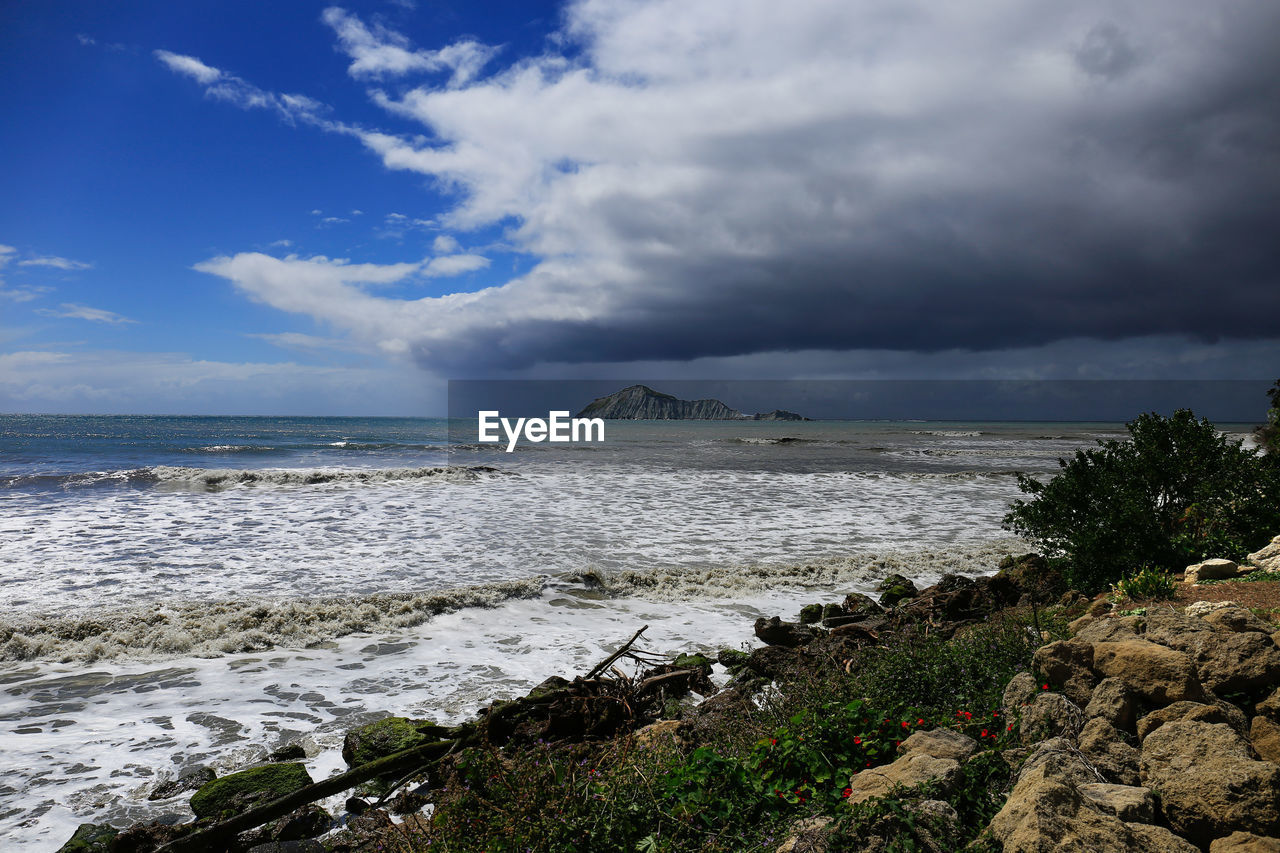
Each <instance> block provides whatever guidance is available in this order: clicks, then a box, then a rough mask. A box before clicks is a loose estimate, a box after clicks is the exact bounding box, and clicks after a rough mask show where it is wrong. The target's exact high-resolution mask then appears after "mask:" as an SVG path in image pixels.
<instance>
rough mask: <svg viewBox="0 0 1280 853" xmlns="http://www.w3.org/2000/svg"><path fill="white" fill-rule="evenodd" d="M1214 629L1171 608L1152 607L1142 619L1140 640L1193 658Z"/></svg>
mask: <svg viewBox="0 0 1280 853" xmlns="http://www.w3.org/2000/svg"><path fill="white" fill-rule="evenodd" d="M1214 633H1215V629H1214V627H1213V626H1212V625H1210V624H1209V623H1208V622H1206V621H1204V620H1203V619H1197V618H1195V617H1194V616H1188V615H1186V614H1185V613H1179V612H1178V611H1177V610H1175V609H1173V608H1172V607H1152V608H1149V609H1148V610H1147V615H1146V617H1145V618H1144V619H1143V628H1142V639H1144V640H1147V641H1148V642H1152V643H1158V644H1159V645H1162V646H1168V647H1169V648H1171V649H1173V650H1175V651H1179V652H1184V653H1186V654H1188V655H1191V656H1193V657H1194V656H1195V653H1196V651H1197V650H1198V649H1199V648H1200V646H1201V645H1202V644H1203V643H1204V642H1205V641H1206V640H1207V639H1211V638H1212V637H1213V635H1214Z"/></svg>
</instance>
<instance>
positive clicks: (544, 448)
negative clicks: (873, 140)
mask: <svg viewBox="0 0 1280 853" xmlns="http://www.w3.org/2000/svg"><path fill="white" fill-rule="evenodd" d="M450 426H451V425H450V422H449V421H447V420H445V419H430V418H425V419H422V418H302V417H287V418H285V417H142V416H138V417H134V416H47V415H0V589H2V590H3V594H2V595H0V737H2V739H3V744H4V747H3V749H0V849H5V850H23V851H27V850H30V851H42V850H50V851H52V850H56V849H57V848H58V847H59V846H60V845H61V844H62V843H63V842H65V841H66V840H67V839H68V838H69V837H70V836H71V834H72V833H73V832H74V830H75V828H76V827H77V826H78V825H79V824H81V823H112V824H116V825H120V826H123V825H127V824H129V823H132V822H137V821H140V820H152V819H157V820H168V821H177V820H187V819H190V813H189V811H187V806H186V800H187V796H186V795H183V796H179V797H175V798H171V799H162V800H151V799H149V796H150V795H151V794H152V792H153V791H154V790H155V789H156V787H157V785H159V784H161V783H163V782H165V781H168V780H171V779H174V778H177V777H179V776H181V775H183V774H184V773H188V772H190V771H191V770H193V769H195V768H201V767H208V768H211V769H213V770H215V772H217V773H219V774H223V773H226V772H231V771H234V770H236V769H238V768H242V767H245V766H248V765H251V764H253V763H254V762H257V761H261V760H263V758H264V756H266V755H267V754H268V753H269V752H270V751H271V750H273V749H275V748H277V747H279V746H281V745H284V744H289V743H299V744H301V745H302V746H303V748H304V749H305V751H306V753H307V756H308V758H307V765H308V768H309V770H310V772H311V774H312V776H313V777H314V778H317V779H319V778H324V777H326V776H329V775H332V774H333V773H336V772H338V771H340V770H342V769H344V768H343V765H342V761H341V758H340V756H339V748H340V745H341V742H342V737H343V734H344V733H345V732H346V731H347V730H348V729H350V728H353V727H355V726H357V725H360V724H363V723H365V722H368V721H371V720H373V719H376V718H378V717H380V716H383V715H385V714H387V713H393V714H401V715H408V716H412V717H425V718H431V719H434V720H436V721H438V722H440V723H445V724H447V723H452V722H457V721H461V720H463V719H467V718H469V717H471V716H472V715H474V713H475V712H476V710H477V709H478V708H479V707H481V706H482V705H485V704H487V703H489V702H491V701H494V700H496V699H503V698H510V697H513V696H517V695H521V694H523V693H524V692H526V691H527V690H528V689H529V688H530V687H532V686H533V685H536V684H537V683H539V682H541V681H543V680H544V679H546V678H547V677H549V676H552V675H562V676H566V677H572V676H573V675H575V674H580V673H583V672H585V671H587V670H589V669H590V668H591V666H592V665H593V664H594V663H596V662H597V661H599V660H600V659H602V658H603V657H605V656H606V655H607V654H608V653H609V652H610V651H611V650H613V649H614V648H616V647H617V646H618V645H619V644H620V643H621V642H623V641H625V640H626V639H627V638H628V637H630V636H631V635H632V634H634V633H635V632H636V631H637V630H638V629H640V628H641V627H644V626H647V628H646V630H645V633H644V635H643V643H644V644H645V647H646V648H649V649H651V650H653V651H656V652H661V653H671V654H674V653H677V652H681V651H688V650H699V651H706V652H711V653H714V652H715V651H717V650H718V649H721V648H726V647H729V648H743V647H746V646H749V645H750V644H751V642H752V640H753V636H752V623H753V621H754V620H755V619H756V618H757V617H759V616H770V615H779V616H782V617H783V618H790V619H794V618H795V617H796V614H797V611H798V610H799V608H800V607H801V606H802V605H804V604H806V603H810V602H826V601H838V600H841V599H842V598H843V597H844V595H846V594H847V593H849V592H871V591H873V590H874V587H875V585H876V583H877V582H878V581H879V580H880V579H881V578H883V577H884V576H885V575H886V574H888V573H890V572H900V573H902V574H905V575H908V576H909V577H912V578H914V579H915V581H916V582H917V583H918V584H920V585H922V586H923V585H925V584H929V583H931V582H933V581H936V580H937V579H938V578H939V577H940V576H941V575H942V574H943V573H946V572H960V573H964V574H969V575H978V574H984V573H990V572H992V571H994V569H995V567H996V565H997V564H998V563H999V561H1000V559H1001V558H1002V557H1003V556H1005V555H1006V554H1013V553H1021V552H1023V551H1025V550H1027V546H1026V544H1025V543H1022V542H1019V541H1017V540H1016V539H1012V538H1011V536H1010V534H1009V533H1008V532H1007V531H1005V530H1004V529H1002V527H1001V519H1002V517H1003V516H1004V514H1005V513H1006V512H1007V511H1008V506H1009V503H1010V501H1012V500H1014V499H1016V498H1017V497H1018V496H1019V491H1018V486H1017V474H1018V473H1019V472H1022V473H1026V474H1029V475H1032V476H1039V477H1048V476H1052V474H1053V472H1054V471H1055V470H1057V467H1058V459H1059V458H1060V457H1065V456H1070V455H1071V454H1072V453H1073V452H1074V451H1075V450H1077V449H1080V448H1083V447H1088V446H1092V445H1093V444H1094V443H1095V442H1096V441H1097V440H1099V439H1102V440H1106V439H1111V438H1121V437H1123V436H1124V430H1123V426H1122V425H1120V424H1115V423H1021V422H1020V423H958V422H926V421H895V422H889V421H812V422H770V421H758V422H757V421H741V422H740V421H731V422H724V421H609V422H607V423H606V436H605V441H603V442H599V443H588V442H578V443H558V444H553V443H550V442H541V443H534V442H527V441H526V442H522V443H520V444H518V445H517V446H516V448H515V450H514V451H513V452H506V450H505V445H502V446H500V445H492V444H483V443H477V442H471V443H462V444H459V443H456V442H455V443H451V442H450V440H449V436H450ZM455 426H456V425H455ZM1245 429H1246V428H1245V427H1243V426H1241V427H1240V428H1239V431H1240V432H1242V433H1243V432H1244V431H1245Z"/></svg>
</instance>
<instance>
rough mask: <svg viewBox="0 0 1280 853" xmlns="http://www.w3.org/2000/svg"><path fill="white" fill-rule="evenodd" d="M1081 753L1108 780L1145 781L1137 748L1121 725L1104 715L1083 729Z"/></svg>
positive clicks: (1118, 782) (1127, 783)
mask: <svg viewBox="0 0 1280 853" xmlns="http://www.w3.org/2000/svg"><path fill="white" fill-rule="evenodd" d="M1080 754H1081V755H1083V756H1084V757H1085V759H1087V760H1088V761H1089V763H1090V764H1092V765H1093V767H1094V769H1095V770H1097V771H1098V772H1099V773H1101V774H1102V775H1103V776H1104V777H1105V778H1106V780H1107V781H1108V782H1111V783H1114V784H1116V785H1137V784H1139V783H1140V782H1141V781H1142V778H1141V776H1139V774H1138V765H1139V753H1138V750H1137V749H1135V748H1134V747H1133V746H1131V745H1130V744H1129V743H1128V742H1127V741H1125V739H1124V735H1123V734H1122V733H1121V732H1120V730H1119V729H1117V728H1116V727H1115V726H1113V725H1111V724H1110V723H1108V722H1107V721H1106V720H1104V719H1102V718H1101V717H1094V718H1093V719H1092V720H1090V721H1089V722H1087V723H1085V726H1084V728H1083V729H1082V730H1081V731H1080ZM1122 818H1123V816H1122ZM1123 819H1124V820H1131V818H1123Z"/></svg>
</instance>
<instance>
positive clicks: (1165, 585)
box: [1112, 566, 1177, 601]
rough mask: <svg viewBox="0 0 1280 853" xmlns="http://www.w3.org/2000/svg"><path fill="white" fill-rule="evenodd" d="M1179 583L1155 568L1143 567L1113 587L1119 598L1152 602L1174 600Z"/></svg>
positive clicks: (1171, 576) (1166, 573) (1121, 579)
mask: <svg viewBox="0 0 1280 853" xmlns="http://www.w3.org/2000/svg"><path fill="white" fill-rule="evenodd" d="M1176 589H1177V583H1176V582H1175V581H1174V579H1173V575H1171V574H1169V573H1168V572H1166V571H1164V570H1163V569H1157V568H1156V567H1154V566H1143V567H1142V568H1141V569H1139V570H1138V571H1136V572H1134V573H1133V574H1131V575H1125V576H1124V577H1122V578H1120V580H1118V581H1116V582H1115V584H1114V585H1113V587H1112V590H1113V592H1114V593H1115V595H1116V597H1117V598H1121V599H1123V598H1127V599H1129V600H1131V601H1150V600H1158V599H1166V598H1173V596H1174V592H1175V590H1176Z"/></svg>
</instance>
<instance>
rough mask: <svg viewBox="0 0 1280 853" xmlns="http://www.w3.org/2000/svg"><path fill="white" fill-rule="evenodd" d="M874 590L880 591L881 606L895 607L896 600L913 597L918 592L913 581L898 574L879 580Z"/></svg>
mask: <svg viewBox="0 0 1280 853" xmlns="http://www.w3.org/2000/svg"><path fill="white" fill-rule="evenodd" d="M876 592H878V593H880V606H881V607H896V606H897V605H898V602H900V601H905V600H906V599H908V598H915V597H916V596H917V595H918V594H919V593H920V591H919V590H918V589H916V585H915V584H914V583H912V582H911V581H910V580H908V579H907V578H905V577H903V576H902V575H898V574H893V575H889V576H888V577H887V578H885V579H884V580H882V581H880V583H879V584H877V586H876Z"/></svg>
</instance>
